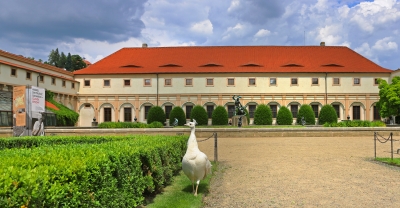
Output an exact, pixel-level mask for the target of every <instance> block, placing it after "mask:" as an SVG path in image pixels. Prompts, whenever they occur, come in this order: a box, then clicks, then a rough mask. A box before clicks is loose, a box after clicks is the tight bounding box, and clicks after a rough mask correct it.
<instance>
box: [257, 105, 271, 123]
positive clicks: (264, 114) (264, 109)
mask: <svg viewBox="0 0 400 208" xmlns="http://www.w3.org/2000/svg"><path fill="white" fill-rule="evenodd" d="M254 124H255V125H272V111H271V109H270V108H269V106H267V105H265V104H261V105H258V106H257V108H256V111H255V112H254Z"/></svg>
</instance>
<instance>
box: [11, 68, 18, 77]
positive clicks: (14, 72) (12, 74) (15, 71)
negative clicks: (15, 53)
mask: <svg viewBox="0 0 400 208" xmlns="http://www.w3.org/2000/svg"><path fill="white" fill-rule="evenodd" d="M11 76H13V77H16V76H17V70H16V69H11Z"/></svg>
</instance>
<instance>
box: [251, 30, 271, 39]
mask: <svg viewBox="0 0 400 208" xmlns="http://www.w3.org/2000/svg"><path fill="white" fill-rule="evenodd" d="M269 34H271V31H269V30H266V29H260V30H259V31H258V32H257V33H256V34H255V35H254V37H255V38H262V37H265V36H268V35H269Z"/></svg>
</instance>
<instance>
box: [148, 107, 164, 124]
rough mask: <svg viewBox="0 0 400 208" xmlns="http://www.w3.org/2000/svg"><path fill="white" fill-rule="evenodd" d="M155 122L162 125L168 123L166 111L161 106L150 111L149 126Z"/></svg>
mask: <svg viewBox="0 0 400 208" xmlns="http://www.w3.org/2000/svg"><path fill="white" fill-rule="evenodd" d="M155 121H158V122H160V123H162V124H164V123H165V121H166V118H165V113H164V110H163V109H162V108H161V107H160V106H152V107H151V108H150V110H149V114H148V115H147V123H148V124H151V123H153V122H155Z"/></svg>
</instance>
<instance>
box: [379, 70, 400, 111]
mask: <svg viewBox="0 0 400 208" xmlns="http://www.w3.org/2000/svg"><path fill="white" fill-rule="evenodd" d="M378 82H379V102H378V103H377V107H378V109H379V112H380V114H381V117H389V116H396V115H399V114H400V112H399V109H400V77H398V76H395V77H393V79H392V83H390V84H388V83H387V82H386V80H383V79H378Z"/></svg>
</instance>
